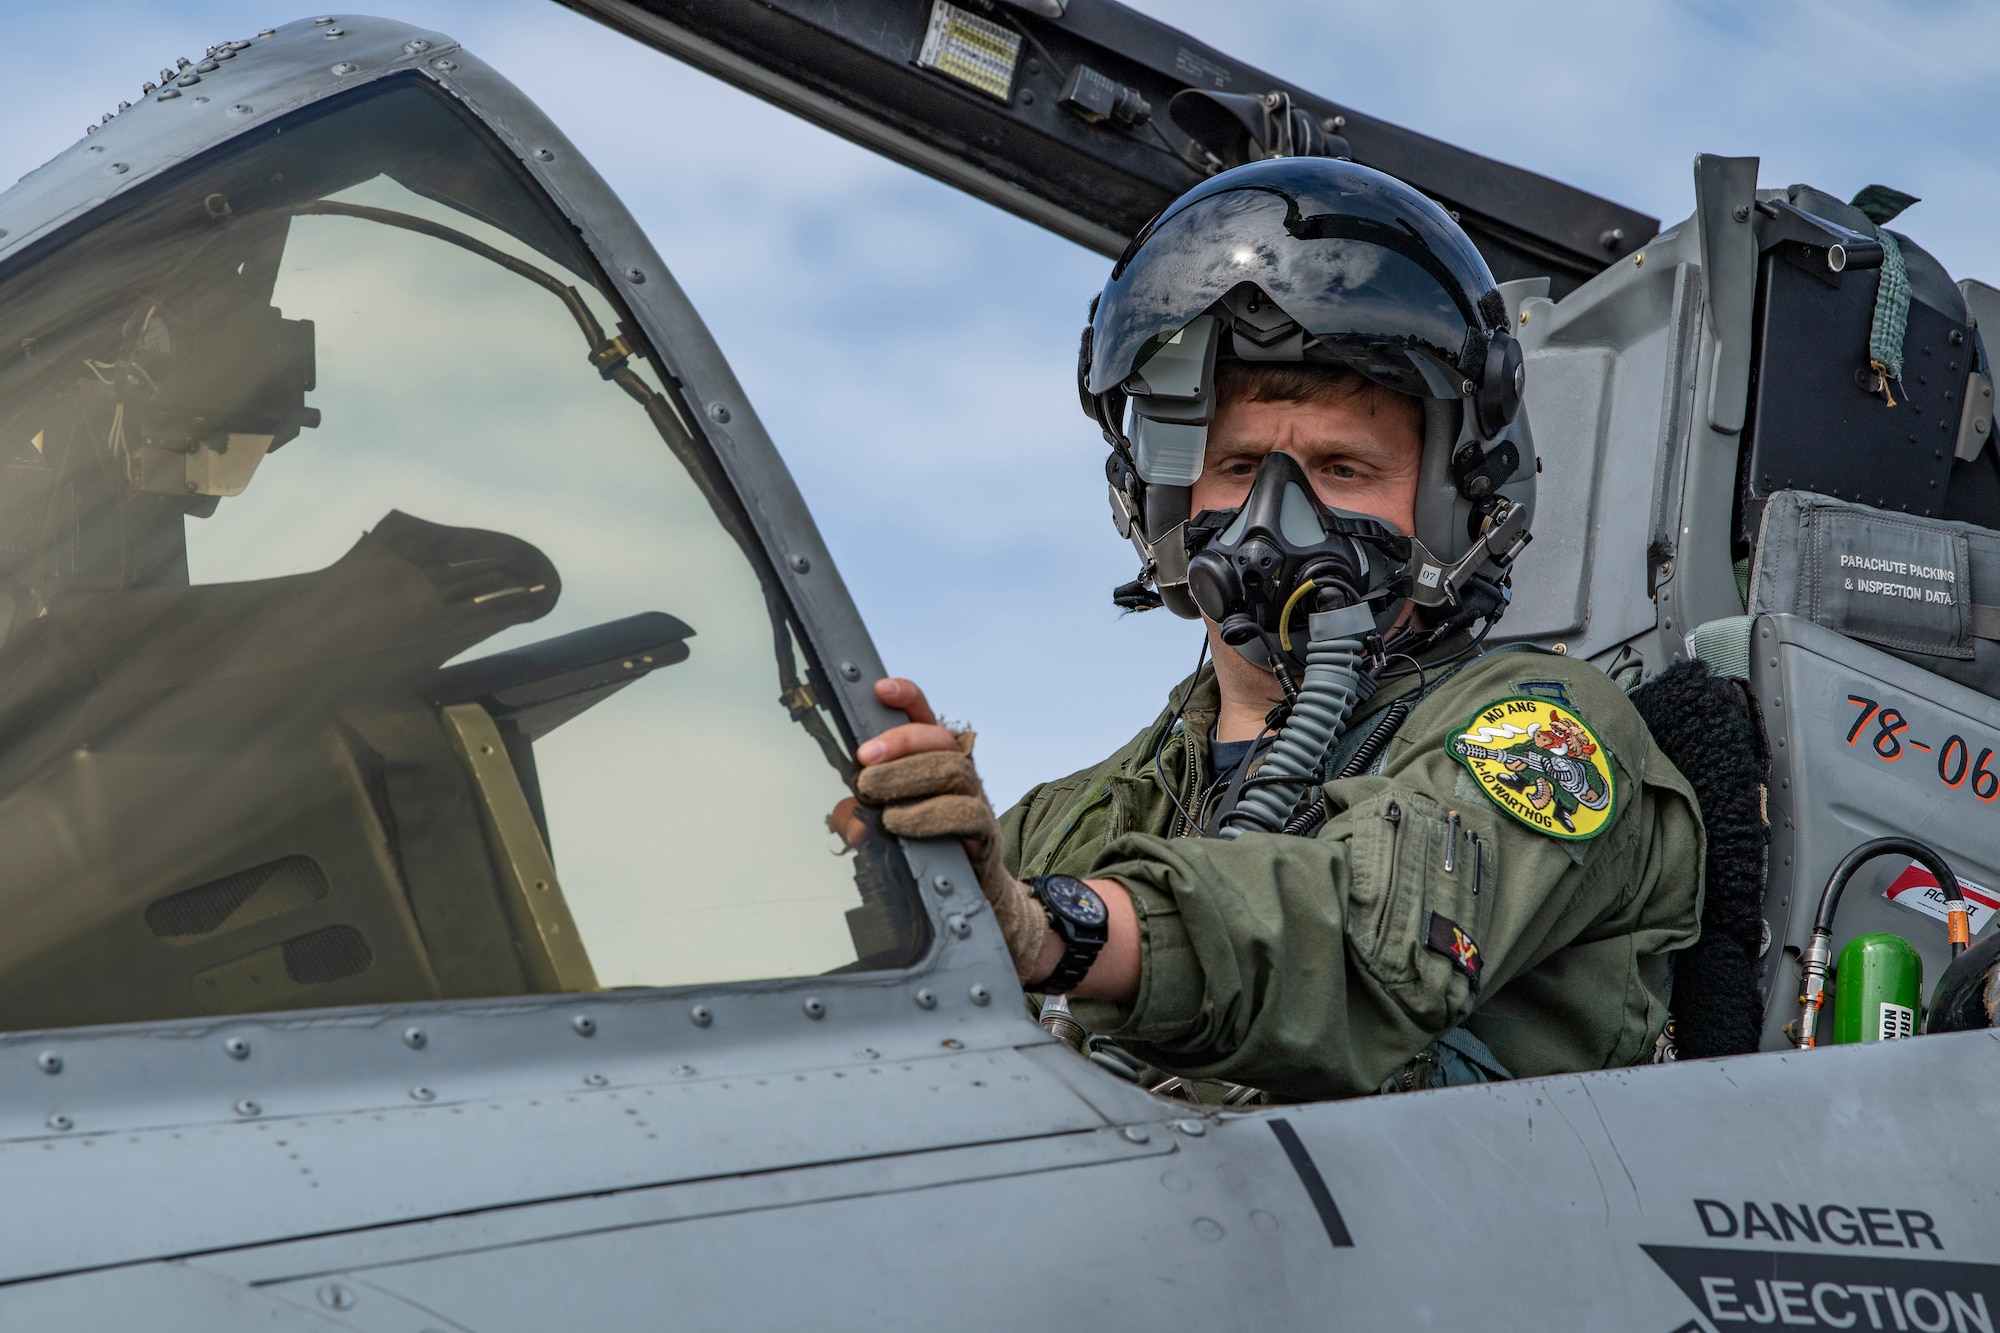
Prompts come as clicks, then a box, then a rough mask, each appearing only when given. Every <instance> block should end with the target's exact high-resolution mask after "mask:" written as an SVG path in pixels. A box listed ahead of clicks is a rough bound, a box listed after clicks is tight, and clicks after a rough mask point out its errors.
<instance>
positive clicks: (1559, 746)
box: [1450, 696, 1617, 840]
mask: <svg viewBox="0 0 2000 1333" xmlns="http://www.w3.org/2000/svg"><path fill="white" fill-rule="evenodd" d="M1450 748H1451V753H1452V754H1453V755H1454V756H1455V757H1456V758H1457V759H1458V760H1459V762H1460V763H1462V764H1464V765H1465V766H1466V768H1467V769H1469V770H1470V771H1471V773H1472V776H1473V777H1474V778H1475V779H1476V780H1477V781H1478V783H1479V788H1480V790H1481V791H1483V792H1485V793H1486V794H1487V796H1489V797H1491V798H1492V801H1493V804H1495V805H1497V806H1499V807H1500V808H1501V809H1502V810H1505V811H1506V812H1507V813H1508V814H1510V815H1512V816H1513V817H1514V818H1515V819H1518V820H1520V821H1521V822H1522V823H1523V824H1526V825H1527V826H1528V827H1529V828H1531V829H1534V830H1536V831H1537V832H1541V833H1546V834H1548V835H1549V836H1550V837H1552V838H1563V839H1567V840H1581V839H1584V838H1594V837H1596V836H1597V835H1598V834H1599V833H1602V832H1603V831H1604V829H1605V827H1606V826H1607V825H1609V824H1610V822H1611V816H1612V813H1613V812H1614V811H1615V810H1616V808H1617V786H1616V783H1615V782H1614V781H1613V779H1612V776H1611V760H1610V756H1609V755H1607V754H1605V753H1604V747H1603V745H1601V744H1600V743H1599V742H1598V739H1597V737H1596V735H1595V734H1594V733H1593V732H1592V731H1591V729H1590V727H1589V725H1588V724H1587V723H1585V722H1584V720H1583V718H1582V717H1580V716H1579V715H1578V714H1577V713H1576V711H1575V710H1574V709H1569V710H1565V709H1562V708H1559V707H1557V706H1556V704H1555V703H1553V702H1552V701H1550V700H1548V699H1537V698H1530V697H1527V696H1517V697H1515V698H1512V699H1498V700H1495V701H1494V702H1493V703H1490V704H1487V705H1486V706H1485V707H1484V708H1482V709H1480V710H1479V712H1478V713H1477V714H1475V715H1474V717H1473V719H1472V720H1471V721H1470V722H1468V723H1466V724H1465V729H1464V730H1463V731H1462V732H1460V733H1459V734H1458V735H1456V736H1453V737H1452V738H1451V741H1450Z"/></svg>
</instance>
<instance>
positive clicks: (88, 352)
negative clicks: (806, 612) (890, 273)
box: [0, 79, 926, 1029]
mask: <svg viewBox="0 0 2000 1333" xmlns="http://www.w3.org/2000/svg"><path fill="white" fill-rule="evenodd" d="M0 349H4V351H0V846H4V847H5V848H6V849H7V862H8V870H7V873H6V874H5V875H4V876H0V914H4V917H5V919H6V920H7V921H8V923H9V928H8V930H7V931H6V932H5V934H4V936H0V1026H4V1027H7V1028H14V1029H19V1028H27V1027H41V1026H54V1025H63V1024H72V1023H83V1022H104V1021H121V1020H132V1019H145V1018H161V1017H173V1016H179V1015H186V1014H199V1013H227V1012H239V1011H248V1010H263V1009H280V1008H298V1007H304V1006H315V1005H327V1004H348V1003H368V1002H379V1001H386V1000H413V999H430V998H437V997H449V996H475V995H506V994H516V993H524V992H533V991H551V990H588V989H594V988H597V987H608V986H633V985H646V986H653V985H673V984H681V983H688V982H710V981H721V980H731V979H741V978H750V977H772V976H787V975H801V974H809V973H818V972H825V971H829V970H833V969H838V968H843V967H884V966H900V965H903V964H905V963H907V962H909V961H911V960H912V959H913V958H914V956H915V955H916V954H917V953H918V952H920V950H921V948H922V947H923V945H924V944H925V943H926V940H925V939H924V938H923V930H924V927H923V924H922V915H921V913H920V912H919V911H918V910H917V909H916V906H915V904H914V896H913V886H912V885H911V883H910V881H909V877H908V873H907V871H906V870H905V869H904V868H903V865H902V862H901V859H900V857H899V855H897V854H896V853H895V851H894V849H893V848H892V847H889V846H887V845H884V844H882V843H880V842H877V841H868V842H864V843H863V844H862V845H861V846H860V848H859V849H858V850H855V851H845V850H843V849H842V846H841V844H840V843H839V842H837V841H831V840H830V837H829V834H828V833H827V831H826V826H825V823H824V819H825V816H826V813H827V811H828V810H829V809H831V808H832V807H833V806H834V804H835V803H836V802H838V801H839V800H840V799H841V798H842V797H843V796H845V795H846V794H847V787H846V784H845V781H844V777H843V774H844V771H845V769H846V758H845V753H844V742H843V741H842V740H841V738H840V736H839V735H838V733H837V730H836V729H835V725H836V724H835V723H834V720H833V719H832V717H831V716H830V715H829V714H828V713H827V712H826V711H825V710H824V709H823V708H821V707H820V706H818V705H819V703H820V699H819V698H816V697H815V693H814V682H815V681H816V680H817V672H816V671H815V670H814V668H813V666H812V663H811V660H810V656H809V654H808V652H807V651H806V649H805V647H804V646H803V645H802V643H801V641H800V639H799V636H798V635H797V634H796V633H795V632H794V630H793V627H792V624H791V621H790V619H789V615H788V613H787V611H786V609H785V607H784V604H783V601H782V599H781V598H780V596H779V594H778V592H777V590H776V588H775V586H774V584H773V582H772V580H771V579H770V578H769V576H768V573H767V571H766V565H765V559H764V556H763V555H762V554H761V553H760V552H759V551H758V549H757V547H756V545H755V543H754V542H753V541H752V540H751V539H750V538H749V537H748V536H747V535H746V532H745V530H744V528H743V525H742V524H741V522H740V520H739V518H738V517H737V514H738V510H737V507H736V503H735V501H734V499H733V497H732V496H731V495H730V494H729V493H728V491H727V489H726V487H724V486H723V485H722V483H721V482H720V481H719V479H718V476H717V474H715V473H714V472H713V471H712V470H711V469H710V468H709V467H708V465H707V464H706V463H705V462H704V458H705V447H704V446H702V445H700V444H698V443H697V442H696V441H695V440H694V439H693V438H692V436H691V434H690V432H689V431H688V429H687V427H686V423H685V417H684V409H683V408H682V407H681V406H680V405H679V403H678V400H677V398H676V397H675V396H674V394H673V392H672V391H671V389H672V382H671V380H663V379H662V377H661V375H660V373H659V371H658V368H657V367H656V366H655V365H653V364H652V363H651V362H650V361H649V360H648V359H647V350H646V348H645V347H644V346H643V345H642V343H641V340H640V339H639V337H638V335H637V334H636V332H634V331H633V330H631V329H630V328H629V327H628V326H627V324H626V322H625V321H624V320H623V318H622V317H621V310H620V308H619V305H618V304H617V302H616V300H615V299H613V298H611V297H610V296H608V295H607V287H606V285H605V284H603V283H602V282H601V280H600V278H599V276H598V274H597V271H596V268H595V266H594V265H593V264H592V262H591V261H590V259H589V258H588V256H587V254H586V253H585V252H584V251H583V250H582V249H581V247H580V246H579V245H578V244H577V243H576V242H575V240H574V239H573V238H572V234H571V232H570V230H569V228H568V227H567V225H566V224H565V223H564V222H563V220H562V219H561V217H560V216H559V215H558V214H556V213H555V212H554V211H553V209H551V208H550V207H549V206H548V205H547V203H546V202H545V201H544V199H543V198H542V197H541V195H540V194H539V192H537V191H536V190H535V189H534V188H533V187H532V186H531V185H530V184H529V183H528V181H527V180H526V179H525V177H524V176H523V175H522V174H521V173H520V172H519V170H518V167H517V164H515V163H514V162H512V161H511V160H509V159H507V158H506V157H504V156H503V155H502V154H501V153H500V152H498V151H497V150H496V149H494V148H493V147H491V146H489V144H488V142H487V140H486V138H485V136H484V134H483V133H482V132H481V131H480V130H479V129H477V128H475V126H474V125H473V124H472V123H471V122H469V121H468V120H466V119H464V118H462V116H461V114H460V113H459V112H458V111H457V110H456V108H454V107H453V106H452V105H451V104H450V103H449V102H448V101H447V100H446V99H445V98H444V97H443V96H442V95H441V94H438V93H437V92H435V91H434V90H432V89H430V88H429V86H428V85H427V84H424V83H423V82H421V81H420V80H416V79H411V80H408V81H398V82H397V83H394V84H390V85H378V86H377V88H376V89H374V90H372V91H369V92H366V93H363V94H359V95H356V96H354V97H351V98H349V99H346V100H344V101H341V102H339V103H336V104H321V105H320V106H319V107H317V108H315V109H313V110H312V111H309V112H306V113H302V114H301V115H300V116H298V117H294V118H292V119H290V120H288V121H285V122H280V123H279V124H277V125H274V126H271V127H267V128H265V129H263V130H260V131H258V132H256V133H255V134H254V135H251V136H246V137H245V138H244V139H239V140H236V141H233V142H232V143H231V144H229V145H227V146H226V147H225V148H223V149H221V150H218V151H217V152H216V153H214V154H211V155H210V156H209V157H208V158H205V159H202V160H200V161H198V162H197V163H196V164H195V165H193V166H192V167H191V168H188V169H184V170H183V171H182V173H181V174H179V175H178V176H176V177H173V178H171V179H170V180H168V181H167V182H166V183H164V185H161V186H157V187H154V188H152V189H150V190H149V191H147V192H146V193H145V194H143V195H142V196H140V197H137V198H134V199H131V200H130V201H129V202H127V203H126V205H125V207H124V208H123V211H122V213H121V214H120V215H119V216H117V217H116V218H114V219H112V220H109V221H105V222H102V223H100V224H99V225H98V226H97V227H96V228H95V229H94V230H92V231H89V232H87V233H86V234H84V235H82V236H80V237H78V238H76V239H74V240H72V241H70V242H69V243H68V244H66V245H64V246H63V247H62V248H60V249H57V250H55V251H54V252H53V253H50V254H47V255H45V256H43V257H42V258H40V259H39V261H38V262H36V263H34V264H32V265H31V266H29V267H27V268H25V269H23V270H21V271H18V272H16V273H15V274H14V275H12V276H11V277H10V278H8V279H7V280H6V281H5V282H4V283H0ZM819 694H820V695H821V696H824V694H825V688H824V686H820V688H819Z"/></svg>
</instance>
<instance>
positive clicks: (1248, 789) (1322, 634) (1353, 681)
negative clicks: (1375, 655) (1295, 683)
mask: <svg viewBox="0 0 2000 1333" xmlns="http://www.w3.org/2000/svg"><path fill="white" fill-rule="evenodd" d="M1306 626H1307V638H1306V670H1305V675H1304V676H1303V677H1302V678H1301V679H1300V681H1299V697H1298V699H1297V700H1296V701H1294V703H1293V704H1292V713H1291V717H1290V718H1288V719H1287V720H1286V722H1285V729H1284V731H1283V732H1282V733H1281V734H1280V735H1279V737H1278V743H1277V744H1276V745H1275V746H1273V747H1272V748H1271V757H1270V758H1269V759H1266V760H1265V761H1264V766H1263V768H1262V769H1261V770H1259V772H1258V774H1257V776H1256V777H1254V778H1252V779H1250V781H1248V782H1246V783H1244V784H1243V797H1242V800H1241V801H1240V802H1239V803H1238V804H1237V807H1236V808H1235V809H1234V810H1232V811H1230V812H1229V814H1228V816H1227V817H1226V818H1224V820H1223V821H1222V828H1221V829H1220V830H1219V832H1220V834H1221V836H1222V837H1225V838H1239V837H1241V836H1242V835H1243V834H1245V833H1250V832H1258V833H1276V832H1278V831H1279V830H1281V829H1282V828H1284V826H1285V823H1286V821H1287V820H1289V819H1290V818H1291V817H1292V812H1293V811H1294V810H1295V809H1297V808H1298V804H1299V802H1300V800H1302V799H1303V798H1304V796H1305V794H1306V791H1307V789H1308V788H1310V787H1312V786H1313V785H1314V784H1315V783H1317V782H1318V781H1319V778H1320V769H1321V767H1322V766H1323V765H1324V764H1325V763H1326V756H1327V753H1328V752H1329V751H1330V750H1332V748H1333V743H1334V742H1335V741H1336V740H1338V739H1339V738H1340V733H1341V730H1342V728H1344V727H1345V726H1346V725H1347V715H1348V714H1349V713H1350V712H1352V711H1353V710H1354V701H1355V698H1356V696H1357V695H1358V694H1359V692H1360V677H1361V661H1362V640H1363V638H1364V636H1366V635H1367V634H1368V633H1369V632H1370V631H1372V630H1373V629H1374V628H1375V618H1374V616H1373V615H1372V614H1371V613H1370V612H1369V610H1368V607H1367V605H1366V604H1365V603H1357V604H1355V605H1353V606H1344V607H1341V608H1340V609H1339V610H1337V611H1319V612H1315V613H1314V614H1313V616H1312V617H1311V618H1310V619H1309V620H1308V621H1307V622H1306Z"/></svg>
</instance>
